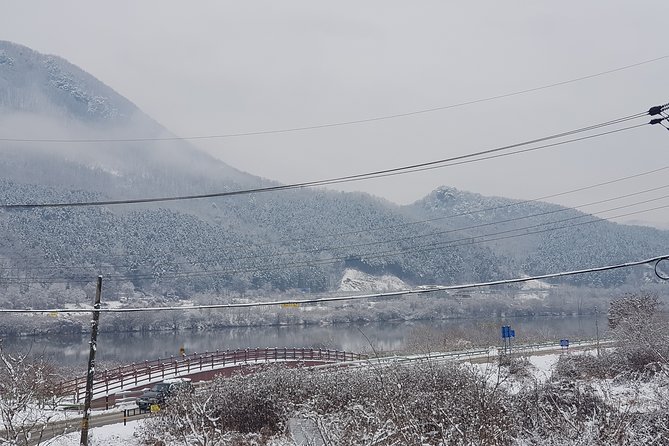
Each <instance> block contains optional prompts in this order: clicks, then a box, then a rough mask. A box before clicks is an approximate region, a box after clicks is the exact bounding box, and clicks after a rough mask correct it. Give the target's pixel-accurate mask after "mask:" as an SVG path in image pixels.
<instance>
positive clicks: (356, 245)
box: [0, 185, 669, 272]
mask: <svg viewBox="0 0 669 446" xmlns="http://www.w3.org/2000/svg"><path fill="white" fill-rule="evenodd" d="M668 187H669V185H663V186H658V187H653V188H649V189H645V190H641V191H636V192H631V193H628V194H624V195H619V196H615V197H611V198H606V199H602V200H597V201H592V202H589V203H584V204H581V205H578V206H573V207H569V208H566V207H560V208H559V209H552V210H550V211H544V212H538V213H534V214H527V215H521V216H517V217H513V218H508V219H504V220H497V221H492V222H486V223H479V224H476V225H470V226H465V227H460V228H453V229H447V230H443V231H436V232H430V233H425V234H418V235H412V236H407V237H401V238H389V239H384V240H377V241H373V242H366V243H354V244H347V245H336V246H321V247H317V248H312V249H304V250H299V251H286V252H278V253H269V254H265V255H254V256H245V257H244V256H242V257H238V256H237V257H235V260H237V261H239V260H258V259H264V258H268V257H272V258H276V257H283V256H289V255H291V256H294V255H299V254H315V253H321V252H326V251H339V250H343V249H347V248H358V249H359V248H361V247H370V246H378V245H383V244H388V243H397V242H406V241H415V240H419V239H426V238H429V237H437V236H441V235H445V234H452V233H457V232H462V231H468V230H472V229H479V228H483V227H486V226H495V225H501V224H505V223H511V222H515V221H520V220H525V219H530V218H536V217H543V216H547V215H552V214H557V213H561V212H568V211H572V210H574V209H581V208H584V207H589V206H594V205H597V204H602V203H607V202H611V201H616V200H621V199H624V198H629V197H633V196H637V195H642V194H646V193H649V192H654V191H658V190H662V189H666V188H668ZM667 197H669V195H665V196H662V197H658V198H654V199H651V200H644V201H640V202H636V203H632V204H628V205H625V206H621V207H615V208H611V209H605V210H603V211H600V213H603V212H610V211H612V210H618V209H621V208H626V207H632V206H638V205H640V204H645V203H649V202H652V201H658V200H662V199H665V198H667ZM470 213H471V212H470ZM470 213H466V214H470ZM595 215H596V214H595ZM586 216H588V215H583V216H578V217H576V218H584V217H586ZM441 218H444V217H441ZM562 221H564V220H560V221H557V223H559V222H562ZM551 223H552V222H547V223H542V224H551ZM521 229H522V228H521ZM512 231H515V229H512ZM261 246H262V245H261ZM221 260H222V259H217V260H199V261H188V262H172V263H170V266H183V265H193V264H197V265H206V264H214V263H218V264H220V263H221ZM110 266H111V267H114V268H131V267H135V266H136V265H129V264H115V263H111V264H110ZM12 269H14V268H13V267H9V268H7V267H0V270H5V271H6V270H12ZM72 269H78V270H82V271H85V270H90V269H91V267H86V266H71V265H67V266H58V265H56V266H42V267H34V268H24V269H22V271H23V272H26V271H46V270H72Z"/></svg>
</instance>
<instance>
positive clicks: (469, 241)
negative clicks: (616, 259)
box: [4, 197, 669, 284]
mask: <svg viewBox="0 0 669 446" xmlns="http://www.w3.org/2000/svg"><path fill="white" fill-rule="evenodd" d="M662 198H664V197H662ZM656 200H657V199H653V200H646V201H645V202H651V201H656ZM645 202H640V203H634V204H630V205H625V206H618V207H615V208H610V209H607V210H605V211H602V212H611V211H613V210H618V209H623V208H627V207H632V206H637V205H639V204H641V203H645ZM666 208H669V205H664V206H658V207H654V208H649V209H643V210H640V211H634V212H628V213H624V214H618V215H614V216H609V217H607V218H608V219H616V218H623V217H628V216H631V215H638V214H641V213H645V212H651V211H656V210H660V209H666ZM587 217H591V218H593V219H592V220H589V221H585V222H578V223H572V224H569V225H565V226H558V227H549V228H545V229H540V230H536V231H527V230H528V229H534V228H540V227H542V226H551V225H555V224H558V223H564V222H569V221H574V220H579V219H583V218H587ZM607 221H608V220H604V219H601V218H594V217H593V216H592V215H589V214H585V215H580V216H575V217H569V218H565V219H562V220H557V221H549V222H543V223H539V224H535V225H530V226H525V227H522V228H513V229H509V230H504V231H498V232H495V233H490V234H483V235H477V236H469V237H465V238H461V239H456V240H448V241H444V242H440V243H431V244H426V245H418V246H414V247H412V248H409V249H402V250H399V251H392V250H391V251H382V252H376V253H372V254H365V255H360V256H358V257H362V258H364V259H365V260H370V259H378V258H385V257H390V256H393V255H402V254H408V253H424V252H430V251H435V250H440V249H444V248H455V247H461V246H470V245H473V244H480V243H489V242H493V241H500V240H507V239H512V238H517V237H525V236H529V235H536V234H541V233H547V232H554V231H559V230H562V229H571V228H573V227H578V226H583V225H590V224H595V223H603V222H607ZM523 230H525V231H526V232H525V233H522V234H513V233H514V232H518V231H523ZM503 234H507V235H503ZM499 235H502V236H501V237H496V238H486V237H494V236H499ZM349 258H350V256H344V257H333V258H329V259H323V260H315V261H313V260H309V261H302V262H293V263H283V264H281V265H277V266H271V267H263V268H259V267H246V268H237V269H227V270H208V271H184V272H174V273H170V274H155V273H151V274H143V275H137V274H136V275H132V276H130V277H128V276H127V275H118V274H114V275H111V274H110V275H106V276H105V278H106V279H107V280H112V281H127V280H142V279H144V280H157V279H161V280H169V279H178V278H181V279H183V278H197V277H210V276H215V275H226V274H228V275H229V274H240V273H257V272H269V271H279V270H287V269H294V268H313V267H318V266H324V265H332V264H336V263H339V262H340V261H345V260H347V259H349ZM4 282H5V283H13V284H27V283H38V284H43V283H88V282H90V279H77V278H70V279H54V278H51V277H45V278H36V277H31V278H30V280H28V279H11V278H10V279H5V280H4Z"/></svg>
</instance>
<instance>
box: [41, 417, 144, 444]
mask: <svg viewBox="0 0 669 446" xmlns="http://www.w3.org/2000/svg"><path fill="white" fill-rule="evenodd" d="M141 423H142V421H141V420H138V421H130V422H128V424H127V425H126V426H124V425H123V423H119V424H111V425H109V426H103V427H95V428H93V429H91V431H90V432H89V444H90V445H91V446H124V445H125V446H139V445H140V444H141V443H140V442H139V439H138V438H137V436H136V435H135V432H136V430H137V428H138V427H139V426H140V425H141ZM80 439H81V433H79V432H73V433H71V434H67V435H65V436H62V437H59V438H54V439H53V440H50V441H48V442H46V443H44V444H45V445H48V446H79V440H80Z"/></svg>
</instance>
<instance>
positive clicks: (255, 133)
mask: <svg viewBox="0 0 669 446" xmlns="http://www.w3.org/2000/svg"><path fill="white" fill-rule="evenodd" d="M667 58H669V55H665V56H660V57H656V58H653V59H648V60H644V61H641V62H637V63H633V64H629V65H624V66H622V67H618V68H613V69H610V70H606V71H600V72H598V73H594V74H588V75H585V76H580V77H576V78H572V79H568V80H564V81H559V82H554V83H551V84H546V85H542V86H539V87H533V88H526V89H523V90H517V91H513V92H510V93H503V94H499V95H495V96H489V97H485V98H480V99H474V100H470V101H464V102H458V103H455V104H450V105H444V106H439V107H431V108H425V109H421V110H414V111H410V112H405V113H396V114H392V115H383V116H376V117H371V118H364V119H355V120H350V121H340V122H332V123H326V124H318V125H309V126H299V127H291V128H284V129H273V130H258V131H252V132H237V133H224V134H218V135H194V136H169V137H162V138H161V137H149V138H100V139H97V138H89V139H57V138H46V139H38V138H0V141H6V142H39V143H109V142H149V141H186V140H206V139H223V138H239V137H245V136H258V135H271V134H280V133H293V132H304V131H308V130H317V129H324V128H331V127H342V126H350V125H356V124H364V123H370V122H378V121H385V120H389V119H397V118H404V117H408V116H415V115H421V114H426V113H433V112H437V111H442V110H448V109H451V108H458V107H464V106H467V105H474V104H480V103H483V102H489V101H494V100H498V99H503V98H508V97H512V96H518V95H523V94H527V93H532V92H535V91H540V90H545V89H548V88H554V87H558V86H562V85H567V84H571V83H575V82H581V81H584V80H587V79H592V78H595V77H599V76H604V75H607V74H612V73H616V72H619V71H623V70H628V69H630V68H635V67H639V66H641V65H646V64H650V63H653V62H658V61H660V60H663V59H667Z"/></svg>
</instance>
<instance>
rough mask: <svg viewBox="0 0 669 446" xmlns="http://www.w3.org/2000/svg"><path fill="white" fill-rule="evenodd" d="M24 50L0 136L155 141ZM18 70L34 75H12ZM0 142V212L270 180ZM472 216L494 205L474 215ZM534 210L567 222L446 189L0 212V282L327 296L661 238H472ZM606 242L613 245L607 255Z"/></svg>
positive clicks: (585, 255)
mask: <svg viewBox="0 0 669 446" xmlns="http://www.w3.org/2000/svg"><path fill="white" fill-rule="evenodd" d="M29 51H30V52H28V49H26V48H25V47H22V46H20V45H16V44H10V43H7V42H0V86H1V87H2V89H0V134H3V135H17V133H16V132H17V131H18V130H22V131H24V132H25V134H27V135H29V136H30V138H29V139H40V138H41V137H49V136H53V135H54V133H50V132H52V131H53V132H56V136H58V132H61V133H62V134H63V135H67V136H68V137H75V138H76V137H79V136H81V135H83V136H84V137H86V138H91V137H92V136H94V137H95V138H99V139H105V138H106V139H110V140H113V139H119V135H122V136H126V137H127V136H128V135H142V136H147V135H148V136H151V135H171V133H170V132H169V131H168V130H166V129H164V128H162V127H161V126H160V125H159V124H158V123H157V122H156V121H154V120H153V119H152V118H150V117H146V115H144V114H143V112H141V111H140V110H139V109H137V108H136V107H135V106H134V104H132V102H131V101H129V100H127V99H125V98H123V100H121V99H118V98H121V96H120V95H118V94H117V93H116V92H114V91H113V89H111V87H107V86H106V85H104V84H101V83H100V85H98V81H96V80H95V78H93V77H92V76H90V75H88V74H87V73H85V72H84V71H83V70H80V69H79V68H77V67H75V66H74V65H71V64H69V62H66V61H64V59H60V58H58V57H56V56H44V55H40V54H39V53H37V52H34V51H32V50H29ZM19 56H21V57H23V58H24V59H20V57H19ZM30 64H31V65H30ZM28 65H30V67H28ZM24 69H25V70H28V69H29V70H32V71H34V72H32V71H31V73H32V74H30V75H29V76H20V72H21V70H24ZM82 73H85V74H82ZM82 79H83V80H82ZM29 82H32V84H30V83H29ZM15 84H16V85H15ZM45 89H46V90H45ZM43 90H44V91H43ZM52 90H55V92H54V91H52ZM35 92H38V93H35ZM112 93H113V94H112ZM117 96H118V98H117ZM101 98H102V99H101ZM128 116H132V117H133V118H132V119H129V118H127V117H128ZM143 116H144V117H146V118H143ZM91 135H92V136H91ZM1 147H2V153H3V156H2V158H1V159H0V179H1V180H2V181H0V202H1V203H5V204H10V203H40V202H48V201H75V200H108V199H124V198H137V197H158V196H167V195H186V194H202V193H210V192H223V191H233V190H242V189H249V188H257V187H263V186H271V185H277V184H279V183H277V182H274V181H272V180H267V179H264V178H260V177H257V176H254V175H251V174H248V173H245V172H242V171H239V170H237V169H235V168H234V167H232V166H229V165H227V164H226V163H224V162H223V161H220V160H217V159H214V158H213V157H211V156H210V155H208V154H205V153H204V152H202V151H199V150H197V149H196V148H194V147H192V146H191V145H190V144H188V143H187V142H185V141H180V140H176V141H153V142H137V141H135V142H133V141H125V142H122V141H109V142H108V143H98V144H83V143H82V144H75V143H70V144H40V143H19V142H16V143H9V142H5V143H3V144H2V146H1ZM296 162H297V161H296ZM488 208H495V209H494V210H492V211H491V210H488V211H485V212H483V211H480V209H488ZM549 210H550V211H558V210H559V212H562V213H564V215H568V216H574V217H578V216H579V215H583V214H582V213H579V212H578V211H575V210H573V209H567V208H562V207H560V206H558V205H553V204H548V203H541V202H519V201H518V200H515V201H514V200H509V199H505V198H499V197H484V196H482V195H478V194H473V193H470V192H464V191H458V190H457V189H455V188H450V187H447V186H444V187H441V188H438V189H436V190H435V191H433V192H432V193H430V194H428V195H427V196H426V197H424V198H422V199H421V200H418V201H416V202H415V203H412V204H410V205H406V206H398V205H395V204H392V203H390V202H388V201H386V200H383V199H380V198H377V197H373V196H371V195H369V194H364V193H344V192H334V191H328V190H325V189H319V188H316V189H299V190H290V191H283V192H269V193H262V194H251V195H243V196H236V197H226V198H222V199H203V200H193V201H188V202H174V203H156V204H144V205H137V206H109V207H102V208H80V209H71V208H64V209H34V210H29V211H0V228H2V230H3V233H4V234H5V235H4V238H2V239H0V264H1V265H0V266H2V268H4V269H2V270H0V271H2V272H0V288H3V287H4V288H5V289H10V288H11V289H12V290H14V291H12V293H14V295H16V293H18V294H21V292H22V291H21V290H22V288H21V286H22V284H32V285H35V286H38V287H40V288H41V289H43V290H48V288H49V286H50V284H51V283H52V282H56V281H60V282H65V283H66V284H67V286H68V287H71V288H73V289H83V288H85V287H86V286H88V287H90V281H91V280H92V278H94V277H95V276H97V275H98V274H103V275H105V276H106V277H108V278H109V281H111V282H114V281H115V284H113V285H110V287H111V289H112V290H116V291H112V292H117V293H126V294H127V291H128V289H130V290H134V291H138V292H142V293H153V294H158V295H163V296H174V295H178V296H186V297H187V296H192V295H195V294H198V293H204V294H214V295H216V294H221V293H223V294H225V293H227V292H244V291H245V290H249V289H267V290H287V289H293V288H294V289H310V290H312V291H314V292H322V291H331V290H335V289H336V288H337V287H338V284H339V283H340V281H341V279H342V277H343V275H344V273H345V271H346V270H347V269H350V268H354V269H356V270H358V271H360V272H362V273H366V274H372V275H375V276H379V277H380V276H384V275H393V276H395V277H397V278H398V279H399V280H402V281H404V282H405V283H407V284H409V285H412V286H413V285H421V284H434V283H441V284H454V283H462V282H473V281H486V280H496V279H500V278H505V277H509V276H515V275H519V274H521V273H535V272H552V271H555V270H556V268H559V269H565V268H566V267H574V266H579V267H587V266H593V265H601V264H603V263H616V262H619V261H627V260H630V259H637V258H639V256H641V257H648V256H649V255H648V254H649V253H652V254H657V251H658V250H659V249H661V248H663V247H664V246H667V242H669V232H667V231H664V232H662V231H660V232H657V233H655V232H648V231H647V230H645V229H643V228H642V229H634V228H632V229H630V228H628V227H623V226H619V225H617V224H615V223H610V222H603V223H597V224H593V225H589V226H591V227H594V226H599V227H601V228H604V229H602V230H599V229H598V230H591V228H586V226H582V227H579V228H578V229H576V228H575V227H574V228H566V229H562V230H558V229H555V230H554V232H552V233H550V234H551V236H543V235H541V234H530V235H525V236H523V237H515V238H509V239H505V240H496V241H492V242H487V243H480V241H481V240H485V239H486V237H487V236H486V234H487V233H488V232H489V233H494V232H495V231H497V232H500V231H511V230H514V226H513V225H512V223H511V221H518V222H524V221H525V219H528V222H530V224H544V225H548V226H546V227H547V228H553V227H555V226H556V225H555V224H554V223H551V220H550V219H549V218H548V217H546V216H543V217H542V216H535V217H531V218H532V219H534V220H531V219H530V217H527V216H528V215H534V214H541V213H546V212H548V211H549ZM453 214H465V215H459V216H456V217H452V215H453ZM546 215H548V214H546ZM513 219H516V220H513ZM503 220H510V222H507V223H500V222H501V221H503ZM551 224H552V225H553V226H551ZM484 225H485V226H484ZM521 227H522V225H521V224H518V225H516V232H509V233H508V234H509V235H512V234H517V233H518V232H517V231H522V229H517V228H521ZM560 231H562V232H560ZM559 234H562V235H559ZM620 240H625V241H626V246H622V247H621V246H619V241H620ZM586 248H587V249H586ZM595 254H596V255H595ZM642 254H643V255H642ZM567 269H572V268H567ZM3 278H4V281H3ZM630 280H640V277H639V275H638V274H637V273H633V272H623V273H619V274H608V275H606V274H604V275H600V276H597V277H595V278H594V279H587V278H585V279H575V283H579V284H595V285H598V286H617V285H619V284H621V283H626V282H627V281H630ZM12 293H8V294H7V295H8V296H11V295H12ZM8 299H9V298H8ZM15 301H16V299H14V298H12V299H9V300H8V301H7V304H8V305H12V304H13V302H15ZM36 305H37V304H36Z"/></svg>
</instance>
